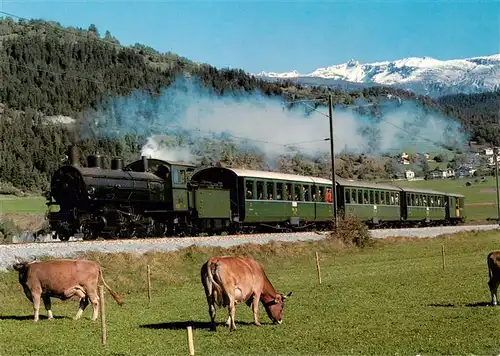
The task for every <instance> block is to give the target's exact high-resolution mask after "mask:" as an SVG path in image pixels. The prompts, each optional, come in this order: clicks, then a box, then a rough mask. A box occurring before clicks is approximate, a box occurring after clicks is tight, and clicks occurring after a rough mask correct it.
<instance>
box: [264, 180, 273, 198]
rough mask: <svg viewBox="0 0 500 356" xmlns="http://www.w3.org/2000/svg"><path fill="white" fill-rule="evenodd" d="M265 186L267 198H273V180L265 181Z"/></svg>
mask: <svg viewBox="0 0 500 356" xmlns="http://www.w3.org/2000/svg"><path fill="white" fill-rule="evenodd" d="M266 188H267V192H266V193H267V200H274V198H275V196H274V183H273V182H267V183H266Z"/></svg>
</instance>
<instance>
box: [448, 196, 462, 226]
mask: <svg viewBox="0 0 500 356" xmlns="http://www.w3.org/2000/svg"><path fill="white" fill-rule="evenodd" d="M447 202H448V204H447V208H446V218H447V219H449V220H450V221H451V222H452V223H453V224H458V223H459V222H463V221H464V220H465V216H464V208H465V197H464V196H463V195H461V194H453V193H448V194H447Z"/></svg>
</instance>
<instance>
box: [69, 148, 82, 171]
mask: <svg viewBox="0 0 500 356" xmlns="http://www.w3.org/2000/svg"><path fill="white" fill-rule="evenodd" d="M68 161H69V164H71V165H72V166H75V167H76V166H79V165H80V162H79V158H78V148H77V147H76V146H75V145H69V146H68Z"/></svg>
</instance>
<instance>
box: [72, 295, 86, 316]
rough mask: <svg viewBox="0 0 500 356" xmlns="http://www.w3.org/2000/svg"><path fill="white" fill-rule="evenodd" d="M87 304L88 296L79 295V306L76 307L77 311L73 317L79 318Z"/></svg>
mask: <svg viewBox="0 0 500 356" xmlns="http://www.w3.org/2000/svg"><path fill="white" fill-rule="evenodd" d="M87 305H89V298H88V297H87V296H86V295H84V297H83V298H81V297H80V306H79V307H78V311H77V312H76V315H75V317H74V318H73V319H75V320H78V319H80V317H81V316H82V314H83V311H84V310H85V308H86V307H87Z"/></svg>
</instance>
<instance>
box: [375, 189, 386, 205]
mask: <svg viewBox="0 0 500 356" xmlns="http://www.w3.org/2000/svg"><path fill="white" fill-rule="evenodd" d="M380 193H381V192H377V191H375V204H380ZM382 194H384V193H382Z"/></svg>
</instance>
